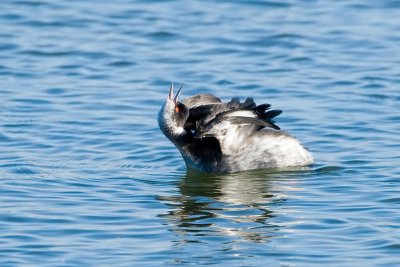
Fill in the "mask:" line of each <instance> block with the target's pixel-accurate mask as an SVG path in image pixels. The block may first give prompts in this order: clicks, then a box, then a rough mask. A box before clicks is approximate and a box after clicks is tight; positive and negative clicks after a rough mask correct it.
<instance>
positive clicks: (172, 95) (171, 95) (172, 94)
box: [168, 83, 174, 100]
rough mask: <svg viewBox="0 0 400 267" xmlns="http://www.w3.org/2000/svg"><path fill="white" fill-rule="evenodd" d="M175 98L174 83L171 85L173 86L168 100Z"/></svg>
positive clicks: (170, 88)
mask: <svg viewBox="0 0 400 267" xmlns="http://www.w3.org/2000/svg"><path fill="white" fill-rule="evenodd" d="M173 97H174V83H171V86H170V87H169V95H168V98H169V99H170V100H172V98H173Z"/></svg>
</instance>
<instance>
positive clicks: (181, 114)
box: [158, 83, 189, 141]
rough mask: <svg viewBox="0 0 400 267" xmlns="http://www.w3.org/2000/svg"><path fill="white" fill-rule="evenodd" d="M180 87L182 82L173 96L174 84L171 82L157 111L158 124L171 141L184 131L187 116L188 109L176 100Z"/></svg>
mask: <svg viewBox="0 0 400 267" xmlns="http://www.w3.org/2000/svg"><path fill="white" fill-rule="evenodd" d="M182 87H183V84H182V86H181V88H179V90H178V92H177V93H176V95H175V97H174V84H172V83H171V87H170V89H169V94H168V97H167V99H166V101H165V103H164V105H163V106H162V107H161V109H160V111H159V113H158V125H159V127H160V129H161V131H162V132H163V133H164V134H165V135H166V136H167V137H168V138H169V139H170V140H171V141H174V140H175V139H176V138H178V137H179V136H180V135H183V134H184V133H185V129H184V128H183V126H184V125H185V122H186V120H187V119H188V117H189V109H188V108H187V107H186V106H185V105H184V104H182V103H181V102H179V101H178V98H179V94H180V93H181V90H182Z"/></svg>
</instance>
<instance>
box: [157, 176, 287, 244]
mask: <svg viewBox="0 0 400 267" xmlns="http://www.w3.org/2000/svg"><path fill="white" fill-rule="evenodd" d="M273 177H274V173H267V172H265V171H253V172H243V173H238V174H226V175H216V174H207V173H203V172H198V171H195V170H191V169H188V170H187V172H186V174H185V175H184V176H183V177H182V179H181V180H180V181H179V183H178V188H179V194H178V195H175V196H163V197H160V200H161V201H162V202H163V203H164V204H166V205H168V206H169V207H170V209H169V211H168V213H167V214H163V215H160V216H162V217H164V218H166V219H167V221H168V224H169V225H170V226H171V229H172V230H173V231H174V232H175V233H176V234H177V235H179V236H181V237H182V238H183V239H181V241H182V242H196V237H199V236H203V237H204V236H219V237H221V236H226V237H234V238H235V237H237V238H241V239H245V240H249V241H253V242H262V241H265V240H266V239H268V238H269V237H271V236H273V235H274V233H275V232H276V231H277V230H278V229H279V227H278V226H277V225H274V224H273V223H271V222H270V221H269V220H270V219H271V218H273V217H274V216H275V215H274V213H273V212H272V211H271V209H270V208H271V206H272V205H279V203H280V202H282V201H285V199H284V198H282V197H276V196H274V194H273V190H271V189H272V188H271V186H272V181H273Z"/></svg>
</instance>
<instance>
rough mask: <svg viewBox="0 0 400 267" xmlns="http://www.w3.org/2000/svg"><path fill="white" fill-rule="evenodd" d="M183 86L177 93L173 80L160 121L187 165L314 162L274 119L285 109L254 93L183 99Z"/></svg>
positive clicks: (239, 167)
mask: <svg viewBox="0 0 400 267" xmlns="http://www.w3.org/2000/svg"><path fill="white" fill-rule="evenodd" d="M181 89H182V87H181V88H180V90H179V91H178V93H177V95H176V96H175V97H174V96H173V85H171V88H170V93H169V96H168V98H167V100H166V102H165V104H164V105H163V106H162V108H161V110H160V112H159V117H158V123H159V126H160V129H161V130H162V132H163V133H164V134H165V135H166V136H167V138H168V139H169V140H170V141H171V142H172V143H173V144H174V145H175V146H176V147H177V148H178V150H179V151H180V152H181V154H182V157H183V159H184V160H185V163H186V165H187V166H188V167H190V168H194V169H197V170H202V171H206V172H216V173H231V172H239V171H245V170H252V169H262V168H284V167H294V166H305V165H309V164H311V163H312V162H313V158H312V156H311V154H310V153H309V152H308V151H307V150H306V149H305V148H304V147H303V146H302V145H301V144H300V142H299V141H298V140H297V139H296V138H294V137H292V136H291V135H289V134H288V133H286V132H284V131H282V130H280V128H279V127H278V126H277V125H276V124H275V123H274V120H273V119H274V118H275V117H276V116H278V115H280V114H281V113H282V111H281V110H271V109H270V107H271V106H270V105H269V104H262V105H256V103H255V102H254V100H253V98H251V97H248V98H247V99H246V100H245V101H244V102H240V101H239V98H232V100H231V101H229V102H225V103H224V102H222V101H221V99H219V98H218V97H215V96H213V95H210V94H199V95H195V96H191V97H188V98H186V99H183V100H182V101H181V102H179V101H178V97H179V94H180V92H181Z"/></svg>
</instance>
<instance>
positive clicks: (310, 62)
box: [0, 0, 400, 266]
mask: <svg viewBox="0 0 400 267" xmlns="http://www.w3.org/2000/svg"><path fill="white" fill-rule="evenodd" d="M1 5H2V8H0V25H2V26H1V29H2V30H1V33H0V37H1V38H0V59H1V64H0V77H1V81H2V82H1V88H0V97H1V102H0V115H1V116H0V118H1V119H0V129H1V131H0V177H1V178H0V202H1V203H2V205H1V207H0V214H1V215H0V228H1V229H2V230H3V231H2V232H1V233H0V240H1V241H0V265H1V266H30V265H40V266H98V265H103V266H109V265H118V266H132V265H137V264H143V265H146V266H158V265H163V264H164V265H165V264H167V265H176V264H180V265H185V266H186V265H206V264H207V265H224V266H225V265H227V266H266V265H271V266H321V265H332V263H334V265H335V266H349V265H352V266H353V265H354V266H357V265H365V264H368V265H371V266H398V265H400V261H399V258H398V255H397V254H398V253H397V252H398V250H399V246H400V240H399V238H398V229H399V220H398V218H399V217H400V214H399V209H398V208H399V205H400V200H399V197H398V196H399V179H398V177H399V175H400V169H399V164H398V159H399V158H400V154H399V151H400V145H399V144H400V137H399V134H398V133H399V130H400V128H399V123H398V122H399V119H400V116H399V115H398V110H399V101H400V97H399V96H398V95H399V94H398V84H399V82H400V79H399V78H398V77H399V71H398V65H399V60H398V58H397V57H396V56H394V55H397V54H399V45H398V43H399V40H400V35H399V33H398V21H397V20H396V19H395V18H397V17H398V15H399V14H398V13H399V8H400V6H399V3H398V1H380V2H379V1H377V2H366V1H360V0H350V1H346V2H334V1H331V2H315V1H313V2H304V1H303V2H299V1H292V0H287V1H261V0H260V1H259V0H252V1H241V0H239V1H212V0H209V1H205V2H199V1H198V2H187V3H186V2H185V5H182V2H181V1H166V0H159V1H151V2H149V1H134V2H132V1H127V0H118V1H113V2H112V3H111V2H110V3H107V2H99V3H96V5H93V2H91V1H87V0H83V1H79V2H67V1H57V2H50V1H41V0H32V1H5V2H4V3H2V4H1ZM171 81H173V82H176V83H182V82H184V83H185V85H186V86H185V90H184V91H183V93H182V97H186V96H188V95H191V94H197V93H200V92H206V93H213V94H216V95H218V96H220V97H221V98H222V99H223V100H228V99H230V98H231V97H232V96H239V97H241V98H242V99H243V98H244V97H246V96H253V97H254V98H255V100H256V101H257V103H262V102H268V103H271V104H272V105H273V107H275V108H279V109H283V110H284V113H283V114H282V115H281V116H279V117H278V118H277V123H278V125H280V126H281V127H282V128H283V129H284V130H286V131H288V132H290V133H293V134H294V135H295V136H296V137H297V138H298V139H299V140H301V141H302V142H303V143H304V144H305V146H306V147H308V148H309V149H310V150H311V152H312V153H313V154H314V157H315V158H316V163H315V164H314V165H313V166H311V167H309V168H300V169H289V170H285V171H282V170H280V171H277V170H261V171H255V172H245V173H239V174H231V175H211V174H204V173H198V172H195V171H191V170H187V169H186V167H185V165H184V162H183V160H182V158H181V157H180V155H179V153H178V151H177V150H176V149H175V148H174V147H173V145H172V144H171V143H170V142H169V141H168V140H167V139H166V138H165V137H164V136H163V135H162V133H161V132H160V131H159V129H158V126H157V120H156V117H157V112H158V110H159V108H160V106H161V105H162V102H163V101H164V99H165V98H166V96H167V94H168V86H169V83H170V82H171ZM210 248H212V249H210Z"/></svg>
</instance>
